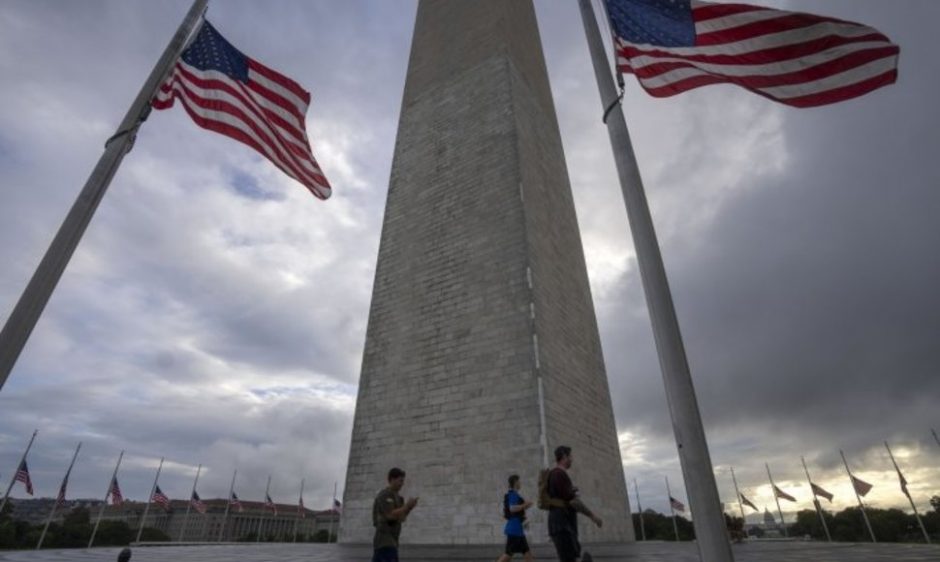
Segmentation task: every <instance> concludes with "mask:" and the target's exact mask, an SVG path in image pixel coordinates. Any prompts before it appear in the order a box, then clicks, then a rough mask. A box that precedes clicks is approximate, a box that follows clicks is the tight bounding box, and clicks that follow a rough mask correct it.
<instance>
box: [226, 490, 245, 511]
mask: <svg viewBox="0 0 940 562" xmlns="http://www.w3.org/2000/svg"><path fill="white" fill-rule="evenodd" d="M229 505H231V506H232V507H234V508H235V509H237V510H238V512H239V513H241V512H243V511H245V508H244V507H242V502H241V501H240V500H239V499H238V494H236V493H235V492H232V497H231V498H230V499H229Z"/></svg>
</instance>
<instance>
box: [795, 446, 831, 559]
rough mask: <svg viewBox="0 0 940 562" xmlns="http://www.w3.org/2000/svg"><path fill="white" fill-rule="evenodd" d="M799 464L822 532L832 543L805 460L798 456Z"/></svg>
mask: <svg viewBox="0 0 940 562" xmlns="http://www.w3.org/2000/svg"><path fill="white" fill-rule="evenodd" d="M800 462H802V463H803V471H804V472H806V481H807V482H809V489H810V490H811V491H812V492H813V505H814V506H816V513H817V514H818V515H819V522H820V523H822V527H823V531H826V540H828V541H829V542H832V536H831V535H830V534H829V526H828V525H826V517H825V516H824V515H823V510H822V506H821V505H820V503H819V498H818V497H817V496H816V488H814V487H813V479H812V478H810V477H809V469H808V468H806V459H804V458H803V455H800Z"/></svg>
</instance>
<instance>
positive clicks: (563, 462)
mask: <svg viewBox="0 0 940 562" xmlns="http://www.w3.org/2000/svg"><path fill="white" fill-rule="evenodd" d="M573 462H574V459H573V457H572V454H571V447H568V446H566V445H560V446H559V447H557V448H556V449H555V467H554V468H553V469H551V470H550V471H549V473H548V477H547V493H548V497H549V498H550V499H551V500H553V501H551V502H550V504H549V509H548V536H549V537H551V539H552V542H553V543H554V544H555V551H556V552H557V553H558V560H559V562H591V560H593V559H592V558H591V555H590V554H588V553H587V552H585V553H584V556H583V557H582V555H581V543H580V542H579V541H578V513H582V514H584V515H586V516H587V517H588V518H589V519H590V520H591V521H593V522H594V524H595V525H597V526H598V527H600V526H602V525H603V524H604V522H603V521H602V520H601V518H600V517H598V516H597V515H594V513H593V512H591V510H590V509H588V507H587V505H585V504H584V502H583V501H582V500H581V499H580V498H579V497H578V489H577V488H575V487H574V484H573V483H572V482H571V477H570V476H569V475H568V470H569V469H570V468H571V464H572V463H573Z"/></svg>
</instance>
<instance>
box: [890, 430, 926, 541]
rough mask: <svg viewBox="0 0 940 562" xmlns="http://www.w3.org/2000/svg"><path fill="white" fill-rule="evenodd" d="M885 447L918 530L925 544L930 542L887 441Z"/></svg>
mask: <svg viewBox="0 0 940 562" xmlns="http://www.w3.org/2000/svg"><path fill="white" fill-rule="evenodd" d="M885 449H887V450H888V456H889V457H891V464H893V465H894V470H896V471H897V472H898V479H899V480H900V481H902V482H905V485H904V486H903V487H902V488H901V489H902V490H903V491H904V495H905V496H907V501H909V502H911V509H913V510H914V517H916V518H917V523H918V524H919V525H920V530H921V531H923V533H924V540H925V541H927V544H930V535H929V534H927V529H926V527H924V522H923V521H921V519H920V513H917V506H916V505H914V498H912V497H911V493H910V491H908V489H907V485H906V480H904V476H902V475H901V469H900V468H898V463H897V462H896V461H895V460H894V454H893V453H892V452H891V447H888V442H887V441H885Z"/></svg>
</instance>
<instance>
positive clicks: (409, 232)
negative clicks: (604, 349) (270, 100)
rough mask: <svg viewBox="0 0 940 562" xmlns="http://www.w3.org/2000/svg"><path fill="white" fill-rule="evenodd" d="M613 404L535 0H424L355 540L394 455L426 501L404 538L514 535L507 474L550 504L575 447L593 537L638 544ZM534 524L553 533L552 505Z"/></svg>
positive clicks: (360, 465) (363, 389)
mask: <svg viewBox="0 0 940 562" xmlns="http://www.w3.org/2000/svg"><path fill="white" fill-rule="evenodd" d="M540 386H541V387H542V393H541V394H542V396H544V399H542V400H540V390H539V388H540ZM543 411H544V414H543V413H542V412H543ZM612 412H613V410H612V407H611V403H610V393H609V389H608V385H607V378H606V373H605V370H604V363H603V357H602V353H601V347H600V339H599V336H598V331H597V324H596V320H595V316H594V309H593V305H592V301H591V293H590V286H589V283H588V278H587V272H586V267H585V262H584V254H583V250H582V247H581V239H580V235H579V232H578V224H577V218H576V216H575V210H574V204H573V200H572V196H571V188H570V186H569V181H568V175H567V170H566V166H565V159H564V153H563V150H562V146H561V138H560V134H559V131H558V123H557V119H556V117H555V112H554V106H553V102H552V96H551V90H550V88H549V84H548V76H547V71H546V68H545V62H544V59H543V57H542V50H541V45H540V40H539V36H538V28H537V25H536V20H535V13H534V10H533V7H532V4H531V2H530V1H529V0H520V1H512V2H507V1H505V0H482V1H474V2H448V1H446V0H430V1H429V0H424V1H422V2H421V4H420V6H419V8H418V16H417V22H416V27H415V35H414V41H413V45H412V52H411V59H410V62H409V70H408V77H407V81H406V85H405V92H404V99H403V102H402V113H401V120H400V124H399V131H398V138H397V141H396V146H395V158H394V162H393V166H392V174H391V179H390V182H389V193H388V202H387V206H386V211H385V220H384V225H383V230H382V241H381V246H380V249H379V258H378V264H377V268H376V276H375V284H374V287H373V297H372V306H371V310H370V316H369V325H368V329H367V333H366V344H365V351H364V354H363V363H362V373H361V378H360V386H359V397H358V402H357V406H356V417H355V422H354V427H353V435H352V446H351V452H350V457H349V469H348V473H347V477H346V486H345V493H344V510H343V519H342V524H341V527H340V540H341V541H343V542H368V541H369V540H371V536H372V532H373V528H372V523H371V506H372V500H373V497H374V496H375V494H376V493H377V491H378V490H379V489H380V488H381V487H382V486H383V485H384V481H385V474H386V472H387V471H388V469H389V468H391V467H393V466H398V467H401V468H403V469H405V470H406V471H407V473H408V477H407V483H406V488H405V490H404V492H403V493H404V495H406V496H409V495H416V496H420V498H421V500H420V504H419V508H418V509H417V510H416V511H414V512H413V513H412V515H411V517H410V518H409V520H408V522H407V523H406V525H405V530H404V532H403V535H402V542H403V543H405V544H408V543H424V544H490V543H494V542H498V541H499V540H501V537H502V526H503V524H504V521H503V519H502V516H501V501H502V496H503V493H504V492H505V489H506V479H507V477H508V475H509V474H511V473H518V474H520V475H521V476H522V478H523V490H522V494H523V496H525V497H529V498H531V499H535V495H536V491H535V485H536V477H537V474H538V470H539V469H540V468H541V467H543V466H545V465H546V463H547V462H548V460H549V459H550V458H551V451H552V450H553V449H554V447H555V446H557V445H559V444H567V445H570V446H572V447H573V448H574V451H575V459H576V460H575V467H574V469H573V477H574V480H575V484H576V485H577V486H578V487H579V488H580V490H581V493H582V496H583V498H584V499H585V501H586V502H587V503H588V504H589V505H590V506H592V508H594V509H595V510H596V511H597V512H598V513H599V514H600V515H601V516H602V517H603V518H604V519H605V525H604V527H603V528H602V529H600V530H597V529H594V528H593V526H592V525H590V523H586V524H584V525H583V526H582V529H583V535H584V538H585V539H587V540H606V541H631V540H633V528H632V525H631V524H630V515H629V503H628V499H627V492H626V489H625V485H624V478H623V472H622V466H621V459H620V451H619V447H618V443H617V435H616V429H615V425H614V419H613V413H612ZM529 528H530V531H529V533H530V540H532V541H533V542H544V541H545V540H547V535H546V530H545V523H544V514H543V513H540V512H538V510H532V512H530V527H529Z"/></svg>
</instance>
